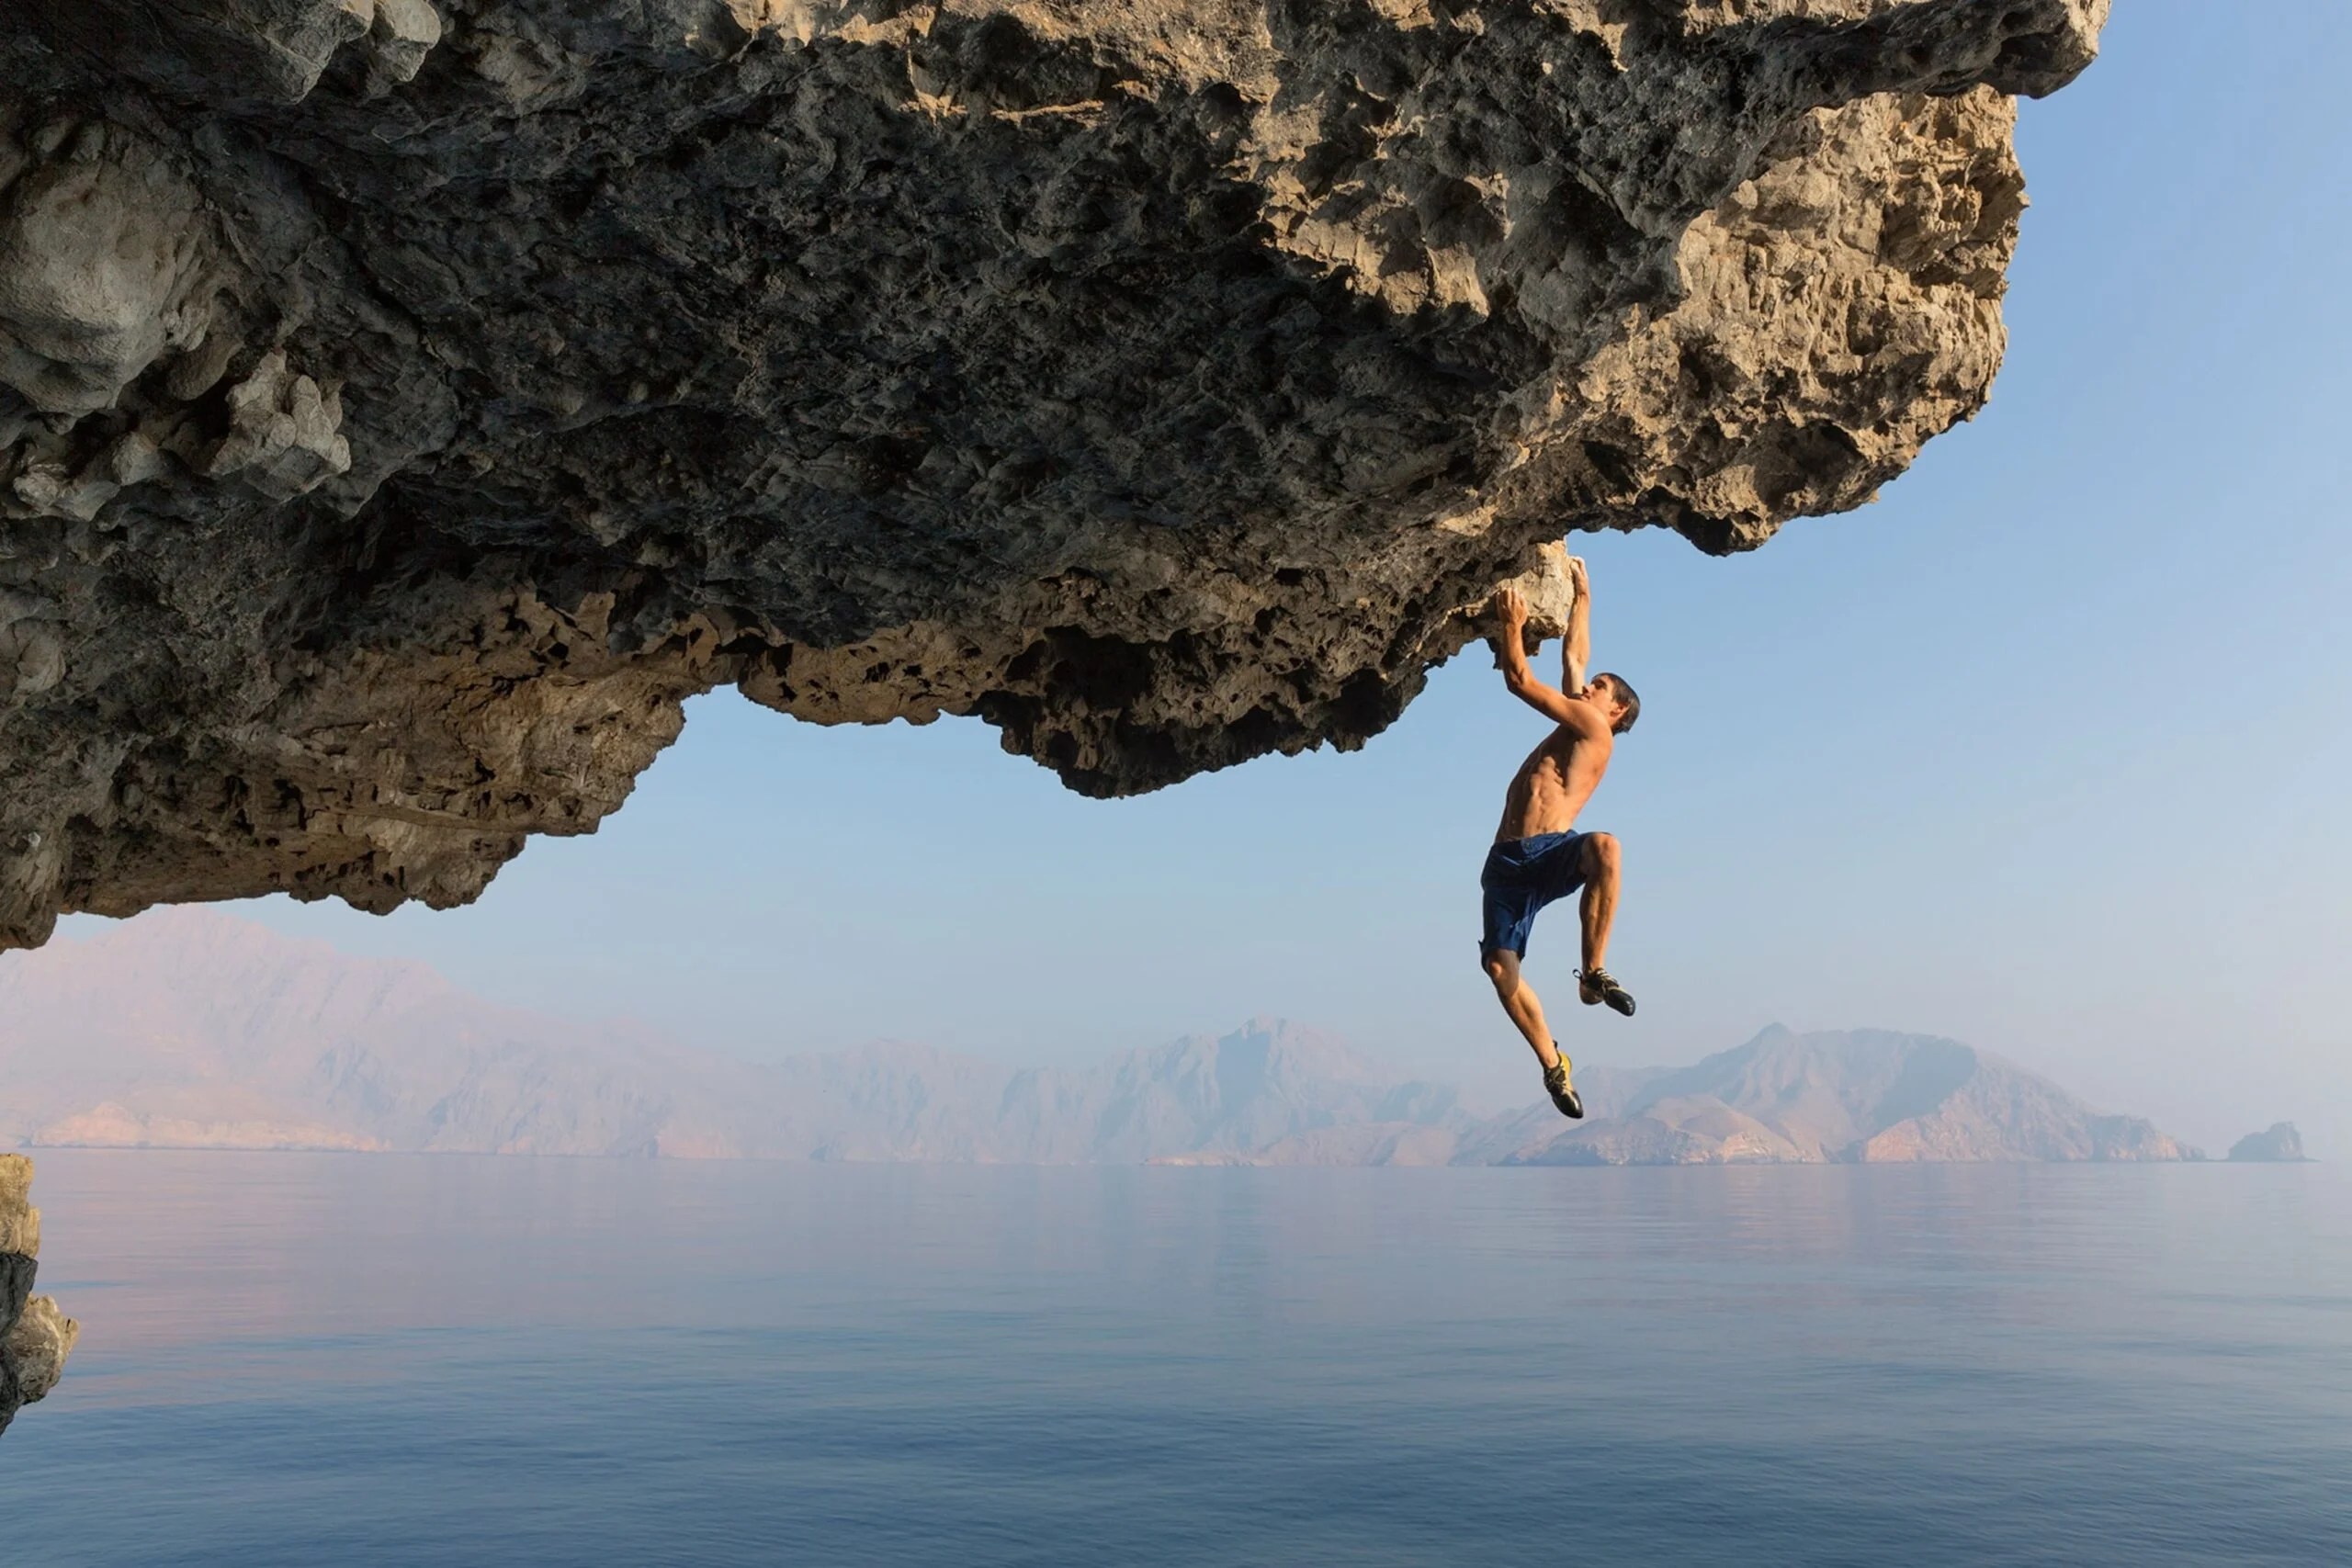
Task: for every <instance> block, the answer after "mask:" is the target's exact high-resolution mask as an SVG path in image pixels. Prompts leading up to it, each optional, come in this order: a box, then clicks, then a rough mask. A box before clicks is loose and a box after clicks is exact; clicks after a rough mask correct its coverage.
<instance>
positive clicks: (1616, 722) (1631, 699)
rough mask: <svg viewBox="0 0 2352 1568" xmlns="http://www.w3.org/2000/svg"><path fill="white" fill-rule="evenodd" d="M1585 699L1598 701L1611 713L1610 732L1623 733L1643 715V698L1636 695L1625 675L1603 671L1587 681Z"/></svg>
mask: <svg viewBox="0 0 2352 1568" xmlns="http://www.w3.org/2000/svg"><path fill="white" fill-rule="evenodd" d="M1583 696H1584V700H1585V701H1587V702H1589V703H1598V704H1600V706H1601V708H1602V709H1603V710H1604V711H1606V712H1607V713H1608V714H1609V733H1611V735H1623V734H1624V733H1625V731H1627V730H1629V729H1631V728H1634V720H1635V719H1637V718H1639V717H1641V716H1642V699H1641V698H1639V697H1637V696H1635V695H1634V688H1633V687H1631V686H1628V685H1627V684H1625V677H1623V675H1611V674H1609V673H1607V672H1606V671H1603V672H1602V673H1600V674H1599V675H1595V676H1594V677H1593V678H1592V679H1591V680H1589V681H1588V682H1585V686H1584V692H1583Z"/></svg>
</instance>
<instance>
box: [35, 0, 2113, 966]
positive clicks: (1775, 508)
mask: <svg viewBox="0 0 2352 1568" xmlns="http://www.w3.org/2000/svg"><path fill="white" fill-rule="evenodd" d="M2104 11H2105V0H2002V3H1997V4H1994V3H1985V0H1916V3H1909V4H1892V3H1889V0H1542V3H1538V0H1508V3H1494V4H1476V5H1469V4H1453V5H1445V4H1437V5H1430V4H1422V3H1420V0H1374V3H1359V4H1338V3H1331V0H1317V3H1314V4H1307V3H1305V0H1126V3H1116V0H1069V3H1065V4H1059V5H1052V4H1026V3H1024V4H1005V3H1001V0H960V3H956V4H947V5H935V6H923V5H902V4H897V3H895V0H866V3H865V4H858V5H846V6H844V5H833V4H815V3H806V0H803V3H793V0H431V3H430V4H428V3H427V0H179V3H177V4H175V5H174V6H153V5H150V4H146V3H143V0H20V4H18V5H17V6H15V7H14V8H13V16H14V17H15V21H16V25H15V26H14V27H13V28H11V29H10V31H9V34H8V36H7V38H6V39H5V40H0V943H6V944H12V945H14V944H24V943H30V942H40V940H42V939H43V938H44V937H45V936H46V934H47V932H48V931H49V930H50V927H51V922H52V921H53V919H54V918H55V916H56V914H57V913H58V912H60V911H61V910H67V909H91V910H96V911H99V912H102V913H108V914H127V913H130V912H131V911H134V910H136V909H139V908H144V907H146V906H148V905H150V904H153V903H158V902H164V901H169V900H177V899H196V898H219V897H239V896H244V895H251V894H258V893H263V892H268V891H275V890H284V891H289V892H292V893H294V894H296V895H297V896H299V897H326V896H335V897H344V898H346V899H348V900H350V901H351V902H353V903H355V904H356V905H359V906H360V907H362V908H371V909H384V908H390V907H392V906H394V905H396V904H398V903H400V902H401V901H403V900H405V899H410V898H418V899H423V900H424V901H425V902H427V903H429V904H433V905H436V906H447V905H453V904H458V903H462V902H464V901H466V900H468V899H469V898H471V897H474V896H475V895H476V894H478V893H479V892H480V891H481V888H482V887H483V886H484V885H485V884H486V883H487V881H488V880H489V878H490V877H491V875H492V874H493V873H494V872H495V870H496V869H497V867H498V866H499V865H500V864H501V863H503V862H504V861H505V860H507V859H508V858H510V857H511V856H513V855H514V854H515V852H517V851H518V850H519V849H520V848H521V847H522V844H523V843H524V841H525V839H526V835H528V834H531V833H535V832H554V833H574V832H583V831H588V830H590V829H593V828H594V826H595V824H596V822H597V821H598V820H599V819H600V818H602V817H603V816H604V815H605V813H606V812H608V811H611V810H613V809H614V808H616V807H617V806H618V805H619V804H620V803H621V801H622V799H623V798H624V797H625V796H626V795H627V793H628V788H629V786H630V784H631V782H632V780H633V779H634V778H635V777H636V775H637V774H638V773H639V772H640V771H641V770H642V769H643V768H644V767H645V766H646V765H647V764H648V763H649V762H650V761H651V759H652V758H653V756H654V755H655V753H656V752H658V751H659V750H661V748H662V746H664V745H666V744H667V743H668V742H669V741H670V740H671V739H673V738H674V737H675V735H676V734H677V731H678V728H679V725H680V722H681V720H680V704H681V703H682V701H683V700H684V699H685V698H686V697H688V696H690V695H692V694H696V693H699V692H703V691H707V690H709V689H711V688H712V687H714V686H717V685H719V684H724V683H733V684H736V685H738V686H740V687H741V689H742V690H743V691H744V692H745V693H747V694H749V695H751V696H752V698H753V699H754V700H756V701H759V702H761V703H763V704H766V705H769V706H772V707H775V708H776V709H778V710H780V711H782V712H785V713H787V714H792V715H795V716H799V717H802V718H808V719H813V720H817V721H819V722H827V723H831V722H844V721H858V722H871V721H876V720H883V719H888V718H893V717H905V718H910V719H913V720H916V721H918V722H922V721H926V720H929V719H931V718H933V717H936V716H939V715H941V714H956V715H977V716H980V717H981V718H983V719H985V720H986V721H987V722H989V723H990V724H992V725H994V726H996V727H997V728H999V729H1000V730H1001V732H1002V735H1003V739H1004V743H1005V745H1006V747H1007V748H1008V749H1009V750H1013V751H1016V752H1019V753H1023V754H1026V755H1029V756H1032V757H1035V759H1037V760H1038V761H1042V762H1044V763H1046V765H1048V766H1050V767H1052V768H1054V769H1055V770H1057V772H1058V773H1060V775H1061V776H1062V777H1063V778H1064V779H1065V780H1066V781H1067V782H1068V783H1069V784H1071V785H1072V786H1073V787H1075V788H1077V789H1080V790H1082V791H1085V792H1087V793H1090V794H1096V795H1116V794H1121V793H1127V792H1133V791H1139V790H1145V789H1150V788H1154V787H1157V786H1159V785H1162V784H1169V783H1171V782H1174V781H1176V780H1180V779H1182V778H1184V777H1186V776H1188V775H1190V774H1193V773H1198V772H1201V771H1203V770H1205V769H1210V768H1216V767H1221V766H1224V765H1227V764H1229V763H1232V762H1235V761H1241V760H1243V759H1246V758H1249V757H1252V756H1257V755H1261V754H1264V753H1267V752H1272V751H1294V750H1300V749H1303V748H1306V747H1309V746H1313V745H1317V744H1320V743H1323V742H1327V741H1328V742H1333V743H1337V744H1339V745H1341V746H1351V745H1355V744H1360V743H1361V742H1362V741H1363V739H1365V738H1366V737H1368V736H1370V735H1372V734H1374V733H1375V732H1377V731H1378V730H1380V729H1381V728H1383V727H1385V725H1386V724H1388V723H1389V722H1390V721H1391V720H1393V719H1394V718H1395V717H1396V716H1397V714H1398V713H1399V712H1400V711H1401V710H1402V708H1403V706H1404V705H1405V704H1406V703H1407V702H1408V700H1409V699H1410V698H1411V697H1412V696H1413V695H1414V694H1416V693H1417V692H1418V691H1419V689H1420V686H1421V684H1422V682H1423V681H1424V679H1425V677H1426V673H1427V671H1428V670H1429V669H1430V667H1431V666H1432V665H1433V664H1434V663H1435V662H1437V661H1438V660H1442V659H1443V658H1445V657H1447V656H1449V655H1450V654H1452V653H1453V652H1454V651H1456V650H1458V649H1460V648H1461V647H1462V646H1463V645H1464V643H1465V642H1466V641H1468V640H1469V639H1470V638H1472V637H1474V636H1476V633H1477V627H1476V622H1475V617H1474V615H1473V614H1472V613H1471V610H1470V608H1469V607H1474V606H1476V605H1477V604H1480V603H1481V602H1482V601H1483V600H1484V599H1485V597H1486V596H1487V594H1488V593H1489V592H1490V591H1491V590H1492V588H1493V587H1494V585H1495V584H1496V583H1497V582H1498V581H1502V580H1505V579H1508V578H1511V577H1513V576H1516V575H1520V574H1525V573H1533V574H1535V575H1534V581H1536V582H1537V584H1538V586H1542V587H1545V588H1547V589H1549V590H1551V591H1552V601H1551V602H1552V604H1554V606H1555V608H1556V604H1557V597H1556V590H1557V586H1558V584H1557V581H1556V560H1557V555H1556V551H1555V553H1554V555H1553V556H1552V557H1550V558H1546V557H1544V555H1543V554H1542V553H1541V552H1542V549H1543V547H1544V543H1545V541H1556V540H1558V539H1559V538H1561V537H1562V536H1564V535H1566V534H1569V533H1573V532H1575V531H1577V530H1591V529H1599V528H1630V527H1635V526H1640V525H1651V524H1656V525H1665V526H1668V527H1671V528H1673V529H1675V530H1677V531H1679V533H1681V534H1682V535H1684V536H1686V537H1688V538H1690V539H1691V541H1692V542H1693V543H1695V544H1696V545H1698V546H1699V547H1701V548H1702V549H1705V550H1709V551H1716V552H1722V551H1730V550H1737V549H1745V548H1748V547H1753V546H1755V545H1757V544H1759V543H1761V542H1762V541H1763V540H1765V539H1766V538H1768V537H1769V536H1770V535H1771V533H1772V532H1773V530H1774V529H1775V528H1777V527H1778V526H1779V525H1781V523H1782V522H1783V521H1785V520H1786V519H1788V518H1790V517H1792V516H1796V515H1799V514H1802V513H1823V512H1830V511H1836V510H1838V509H1842V508H1847V507H1851V506H1854V505H1857V504H1860V502H1864V501H1866V500H1868V499H1870V497H1871V494H1872V493H1873V492H1874V491H1875V490H1876V489H1877V487H1878V486H1880V485H1881V484H1883V483H1884V482H1885V481H1886V480H1887V479H1890V478H1892V477H1894V475H1895V474H1897V473H1899V472H1900V471H1901V470H1902V469H1903V468H1904V467H1905V465H1906V464H1907V463H1908V462H1909V461H1910V459H1911V458H1912V457H1913V456H1914V455H1915V454H1916V453H1917V451H1918V449H1919V447H1920V446H1921V444H1922V443H1924V442H1925V441H1926V440H1928V438H1929V437H1931V436H1932V435H1934V434H1938V433H1939V432H1940V431H1942V430H1944V429H1946V428H1948V427H1949V426H1950V425H1951V424H1952V423H1954V422H1955V421H1958V420H1960V419H1962V418H1965V417H1967V416H1968V415H1969V414H1970V413H1972V412H1973V411H1974V410H1975V409H1977V408H1978V407H1979V406H1980V405H1981V404H1982V403H1983V401H1984V400H1985V395H1986V391H1987V389H1988V387H1989V385H1990V383H1991V379H1992V377H1993V374H1994V371H1995V369H1996V367H1997V365H1998V362H1999V359H2000V355H2001V349H2002V330H2001V322H2000V314H1999V299H2000V295H2001V289H2002V283H2003V276H2004V272H2005V268H2006V266H2007V261H2008V258H2009V255H2010V253H2011V249H2012V246H2013V244H2014V242H2015V238H2016V232H2017V217H2018V212H2019V210H2020V209H2021V208H2022V206H2023V204H2024V196H2023V186H2022V182H2021V179H2020V176H2019V174H2018V168H2017V165H2016V163H2015V160H2014V158H2013V157H2012V154H2011V151H2010V143H2009V132H2010V127H2011V123H2012V109H2013V106H2012V103H2011V100H2010V98H2009V97H2008V96H2007V95H2010V94H2015V93H2037V94H2038V93H2042V92H2046V91H2049V90H2052V89H2053V88H2055V87H2057V86H2060V85H2063V84H2064V83H2065V82H2066V81H2067V80H2069V79H2071V77H2072V76H2073V75H2074V74H2075V73H2076V72H2078V71H2079V70H2081V69H2082V67H2083V66H2084V65H2085V64H2086V62H2088V60H2089V59H2090V57H2091V54H2092V51H2093V49H2094V47H2095V42H2096V37H2097V31H2098V24H2099V22H2100V21H2101V20H2102V19H2103V16H2104Z"/></svg>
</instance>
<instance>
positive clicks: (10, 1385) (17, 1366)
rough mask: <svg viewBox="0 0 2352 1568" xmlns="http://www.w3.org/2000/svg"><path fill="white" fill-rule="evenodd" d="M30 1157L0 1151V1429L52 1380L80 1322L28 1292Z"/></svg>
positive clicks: (35, 1220)
mask: <svg viewBox="0 0 2352 1568" xmlns="http://www.w3.org/2000/svg"><path fill="white" fill-rule="evenodd" d="M32 1180H33V1162H32V1161H31V1160H29V1159H27V1158H26V1157H25V1156H23V1155H0V1432H5V1431H6V1430H7V1429H8V1423H9V1422H11V1421H13V1420H15V1419H16V1416H17V1411H18V1410H19V1409H21V1408H23V1407H24V1406H25V1405H27V1404H31V1403H32V1402H33V1401H34V1400H36V1399H39V1398H40V1397H41V1396H42V1395H44V1394H46V1393H49V1391H50V1390H51V1389H52V1388H55V1387H56V1386H57V1380H58V1377H59V1375H60V1374H61V1373H62V1372H63V1371H64V1370H65V1358H66V1357H67V1356H68V1355H70V1354H71V1353H72V1352H73V1349H74V1340H75V1339H76V1338H77V1337H79V1336H80V1334H81V1332H82V1325H80V1324H78V1323H75V1322H74V1320H73V1319H72V1318H70V1317H67V1316H65V1315H64V1314H62V1313H60V1312H59V1311H58V1310H57V1303H56V1302H55V1301H53V1300H51V1298H50V1297H48V1296H36V1295H33V1294H32V1288H33V1274H34V1271H35V1269H36V1268H37V1267H38V1266H37V1264H36V1263H35V1261H34V1260H35V1259H36V1258H39V1257H40V1210H39V1209H36V1208H34V1207H33V1206H32V1203H31V1200H30V1196H29V1194H30V1191H31V1188H32Z"/></svg>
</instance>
